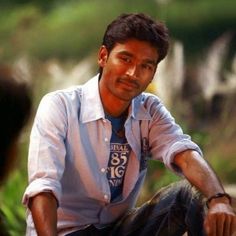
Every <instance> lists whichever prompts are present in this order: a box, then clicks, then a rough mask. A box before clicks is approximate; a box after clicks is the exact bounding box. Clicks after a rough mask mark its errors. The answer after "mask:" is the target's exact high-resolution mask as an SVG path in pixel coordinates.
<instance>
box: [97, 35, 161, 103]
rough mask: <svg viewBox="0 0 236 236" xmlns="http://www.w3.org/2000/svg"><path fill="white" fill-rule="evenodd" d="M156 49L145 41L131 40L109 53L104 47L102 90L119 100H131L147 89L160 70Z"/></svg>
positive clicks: (101, 57)
mask: <svg viewBox="0 0 236 236" xmlns="http://www.w3.org/2000/svg"><path fill="white" fill-rule="evenodd" d="M157 61H158V54H157V50H156V48H154V47H153V46H152V45H151V44H149V43H148V42H145V41H140V40H136V39H130V40H127V41H125V42H124V43H117V44H116V45H115V46H114V48H113V49H112V50H111V52H110V53H109V54H108V51H107V49H106V47H104V46H103V47H101V49H100V52H99V59H98V63H99V66H100V67H102V69H103V72H102V76H101V80H100V91H101V92H102V93H103V92H105V93H106V95H112V96H113V97H114V98H115V99H120V100H124V101H130V100H131V99H132V98H134V97H136V96H137V95H139V94H140V93H141V92H142V91H144V90H145V89H146V87H147V86H148V85H149V83H150V82H151V81H152V79H153V76H154V74H155V71H156V67H157Z"/></svg>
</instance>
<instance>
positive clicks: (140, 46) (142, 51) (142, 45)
mask: <svg viewBox="0 0 236 236" xmlns="http://www.w3.org/2000/svg"><path fill="white" fill-rule="evenodd" d="M111 54H127V55H129V54H130V56H133V57H139V58H148V59H152V60H155V61H157V59H158V52H157V49H156V48H155V47H154V46H153V45H151V44H150V43H149V42H146V41H141V40H137V39H129V40H126V41H125V42H122V43H116V44H115V46H114V47H113V49H112V50H111Z"/></svg>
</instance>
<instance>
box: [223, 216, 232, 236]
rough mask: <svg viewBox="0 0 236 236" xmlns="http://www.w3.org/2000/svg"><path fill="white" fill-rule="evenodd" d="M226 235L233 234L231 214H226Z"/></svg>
mask: <svg viewBox="0 0 236 236" xmlns="http://www.w3.org/2000/svg"><path fill="white" fill-rule="evenodd" d="M223 235H224V236H231V235H232V234H231V216H226V218H225V223H224V233H223Z"/></svg>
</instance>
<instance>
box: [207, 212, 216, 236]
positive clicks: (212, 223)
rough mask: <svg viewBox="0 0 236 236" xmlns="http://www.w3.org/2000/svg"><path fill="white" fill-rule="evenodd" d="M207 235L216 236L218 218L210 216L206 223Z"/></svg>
mask: <svg viewBox="0 0 236 236" xmlns="http://www.w3.org/2000/svg"><path fill="white" fill-rule="evenodd" d="M204 227H205V230H206V235H207V236H216V219H215V217H213V216H208V217H207V219H206V221H205V224H204Z"/></svg>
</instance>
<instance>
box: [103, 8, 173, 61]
mask: <svg viewBox="0 0 236 236" xmlns="http://www.w3.org/2000/svg"><path fill="white" fill-rule="evenodd" d="M131 38H134V39H138V40H141V41H146V42H149V43H150V44H151V45H152V46H154V47H155V48H156V49H157V52H158V62H160V61H161V60H162V59H164V58H165V56H166V55H167V52H168V48H169V32H168V29H167V27H166V26H165V24H164V23H162V22H160V21H155V20H153V19H152V18H151V17H150V16H148V15H145V14H143V13H136V14H135V13H131V14H122V15H120V16H119V17H118V18H116V19H115V20H114V21H112V22H111V23H110V24H109V25H108V26H107V29H106V31H105V33H104V36H103V41H102V45H104V46H105V47H106V48H107V50H108V52H110V51H111V50H112V49H113V47H114V46H115V44H116V43H123V42H125V41H126V40H128V39H131Z"/></svg>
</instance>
